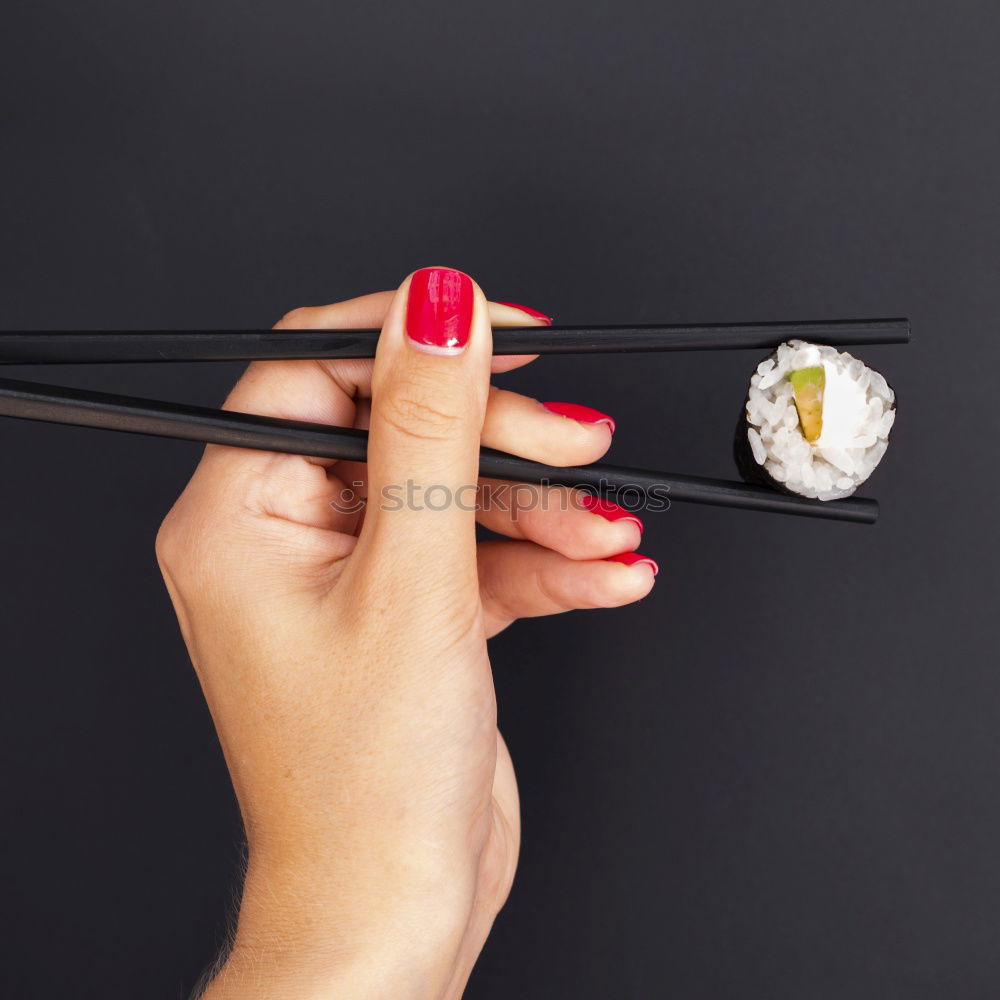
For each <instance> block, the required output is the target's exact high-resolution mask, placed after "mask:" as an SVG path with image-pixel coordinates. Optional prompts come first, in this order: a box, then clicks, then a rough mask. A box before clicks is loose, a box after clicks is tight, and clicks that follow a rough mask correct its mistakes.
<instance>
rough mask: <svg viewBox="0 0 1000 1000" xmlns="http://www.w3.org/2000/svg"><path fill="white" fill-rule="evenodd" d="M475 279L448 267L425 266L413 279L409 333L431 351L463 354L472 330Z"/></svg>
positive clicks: (408, 309) (421, 347) (408, 304)
mask: <svg viewBox="0 0 1000 1000" xmlns="http://www.w3.org/2000/svg"><path fill="white" fill-rule="evenodd" d="M472 301H473V294H472V279H471V278H470V277H469V276H468V275H467V274H462V272H461V271H452V270H451V269H450V268H447V267H425V268H423V270H421V271H416V272H415V273H414V275H413V277H412V278H411V279H410V294H409V298H408V299H407V302H406V333H407V336H408V337H409V338H410V341H411V342H412V344H413V346H414V347H416V348H418V349H419V350H421V351H427V352H429V353H430V354H461V353H462V351H463V350H465V345H466V344H468V342H469V331H470V330H471V329H472Z"/></svg>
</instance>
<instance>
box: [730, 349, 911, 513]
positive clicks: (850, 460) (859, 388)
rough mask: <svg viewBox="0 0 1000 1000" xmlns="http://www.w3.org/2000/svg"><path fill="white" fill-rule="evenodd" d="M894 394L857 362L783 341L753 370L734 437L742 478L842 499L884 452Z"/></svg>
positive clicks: (831, 351)
mask: <svg viewBox="0 0 1000 1000" xmlns="http://www.w3.org/2000/svg"><path fill="white" fill-rule="evenodd" d="M895 419H896V394H895V393H894V392H893V391H892V389H891V388H890V387H889V384H888V382H886V380H885V379H884V378H883V377H882V376H881V375H880V374H879V373H878V372H877V371H874V370H873V369H871V368H868V367H867V366H866V365H865V364H864V363H863V362H861V361H858V360H857V358H853V357H851V355H850V354H847V353H846V352H844V351H838V350H835V349H834V348H832V347H823V346H820V345H817V344H809V343H806V342H805V341H802V340H791V341H789V342H788V343H786V344H782V345H781V346H780V347H779V348H778V349H777V351H775V352H774V354H772V355H771V356H770V357H769V358H767V359H765V360H764V361H762V362H761V363H760V364H759V365H758V366H757V371H756V373H755V374H754V376H753V378H752V379H751V380H750V392H749V394H748V396H747V401H746V412H745V414H744V416H743V417H741V419H740V424H739V427H738V429H737V433H736V463H737V465H738V466H739V469H740V473H741V474H742V475H743V478H744V479H746V480H747V481H749V482H758V483H759V482H763V483H766V484H768V485H770V486H773V487H775V488H776V489H779V490H782V491H784V492H789V493H795V494H797V495H799V496H803V497H812V498H815V499H818V500H838V499H840V498H842V497H848V496H850V495H851V494H852V493H853V492H854V491H855V490H856V489H857V488H858V487H859V486H860V485H861V484H862V483H863V482H864V481H865V480H866V479H867V478H868V477H869V476H870V475H871V474H872V472H874V471H875V467H876V466H877V465H878V463H879V462H880V461H881V460H882V456H883V455H884V454H885V452H886V449H887V448H888V447H889V432H890V430H891V429H892V425H893V422H894V421H895Z"/></svg>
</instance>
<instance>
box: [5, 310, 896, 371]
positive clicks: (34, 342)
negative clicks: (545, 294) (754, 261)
mask: <svg viewBox="0 0 1000 1000" xmlns="http://www.w3.org/2000/svg"><path fill="white" fill-rule="evenodd" d="M378 336H379V331H378V330H37V331H27V330H8V331H0V364H8V365H14V364H17V365H44V364H97V363H100V364H113V363H116V362H148V361H253V360H257V361H279V360H294V359H302V358H327V359H329V358H372V357H374V356H375V346H376V344H377V342H378ZM795 338H798V339H800V340H808V341H812V342H813V343H820V344H829V345H831V346H833V347H842V346H850V345H863V344H905V343H907V342H908V341H909V339H910V323H909V320H906V319H869V320H834V321H831V322H822V321H810V322H804V323H709V324H698V325H680V326H578V327H560V326H531V327H519V328H516V329H515V328H507V329H500V328H498V329H496V330H494V331H493V353H494V354H620V353H626V354H627V353H635V352H640V351H718V350H738V349H741V348H756V349H761V348H775V347H777V346H778V345H779V344H781V343H783V342H784V341H786V340H792V339H795Z"/></svg>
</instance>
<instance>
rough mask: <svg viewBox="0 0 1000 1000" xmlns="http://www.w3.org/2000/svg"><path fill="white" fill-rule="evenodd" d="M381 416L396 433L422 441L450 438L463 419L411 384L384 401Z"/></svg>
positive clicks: (452, 438) (458, 433)
mask: <svg viewBox="0 0 1000 1000" xmlns="http://www.w3.org/2000/svg"><path fill="white" fill-rule="evenodd" d="M382 418H383V420H385V421H386V423H387V424H388V425H389V426H390V427H392V428H393V430H395V431H396V432H397V433H398V434H400V435H402V436H404V437H411V438H417V439H419V440H421V441H453V440H454V439H455V438H456V437H458V436H459V435H460V434H461V431H462V423H463V421H462V418H461V417H460V416H458V415H457V414H455V413H449V412H448V411H447V410H444V409H442V408H440V407H439V406H435V405H434V404H433V403H432V402H430V401H429V400H427V399H422V398H421V397H420V395H419V393H417V392H414V391H411V390H410V387H406V388H404V391H402V392H400V393H396V394H394V395H393V396H391V397H389V399H387V400H386V401H385V403H384V404H383V408H382Z"/></svg>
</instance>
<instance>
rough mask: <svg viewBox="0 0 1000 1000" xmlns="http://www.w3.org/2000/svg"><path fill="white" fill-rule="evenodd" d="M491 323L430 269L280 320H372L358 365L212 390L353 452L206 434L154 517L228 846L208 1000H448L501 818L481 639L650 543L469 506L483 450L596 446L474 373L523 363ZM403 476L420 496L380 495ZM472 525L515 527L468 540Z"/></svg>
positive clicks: (575, 453) (508, 870)
mask: <svg viewBox="0 0 1000 1000" xmlns="http://www.w3.org/2000/svg"><path fill="white" fill-rule="evenodd" d="M491 321H492V323H493V324H494V325H498V326H499V325H519V326H523V325H528V324H529V323H530V322H532V320H530V319H529V318H527V316H526V313H525V312H523V311H520V310H518V309H516V308H514V307H510V306H503V305H500V304H491V303H487V302H486V300H485V298H484V297H483V295H482V292H481V291H480V290H479V289H478V287H477V286H475V285H474V284H473V283H472V282H471V280H470V279H469V278H468V277H466V276H465V275H462V274H460V273H459V272H454V271H447V270H444V269H426V270H424V271H420V272H416V273H415V274H414V275H411V276H410V277H409V278H407V279H406V281H404V282H403V284H402V285H401V286H400V288H399V289H398V291H397V292H395V293H390V292H384V293H378V294H375V295H369V296H364V297H362V298H359V299H354V300H351V301H348V302H342V303H338V304H336V305H332V306H325V307H320V308H316V309H302V310H296V311H295V312H293V313H291V314H289V315H288V316H287V317H286V318H285V319H284V320H283V321H282V322H281V323H279V324H278V327H279V328H280V327H282V326H285V327H289V328H309V327H312V328H338V327H341V328H358V327H378V326H382V335H381V338H380V341H379V347H378V356H377V358H376V359H375V361H374V363H372V362H370V361H347V362H344V361H338V362H324V361H301V362H264V363H257V364H254V365H251V366H250V368H249V369H248V371H247V373H246V375H245V376H244V377H243V379H242V380H241V381H240V383H239V384H238V385H237V387H236V388H235V390H234V391H233V393H232V395H231V396H230V398H229V400H228V402H227V407H228V408H230V409H234V410H242V411H246V412H254V413H262V414H267V415H271V416H278V417H286V418H292V419H299V420H312V421H318V422H323V423H328V424H336V425H341V426H352V425H353V426H361V427H366V426H370V439H369V452H368V464H367V468H365V467H364V466H356V465H352V464H350V463H334V462H328V461H322V460H317V459H310V458H303V457H299V456H290V455H278V454H270V453H264V452H254V451H244V450H239V449H231V448H222V447H217V446H211V447H209V448H208V449H206V452H205V455H204V458H203V460H202V462H201V464H200V465H199V467H198V470H197V471H196V473H195V475H194V477H193V478H192V480H191V482H190V483H189V484H188V486H187V488H186V489H185V491H184V493H183V495H182V496H181V497H180V499H179V500H178V501H177V503H176V505H175V506H174V508H173V509H172V510H171V512H170V514H169V515H168V516H167V518H166V520H165V521H164V524H163V526H162V528H161V531H160V534H159V537H158V539H157V552H158V555H159V558H160V562H161V566H162V569H163V573H164V577H165V579H166V582H167V586H168V589H169V591H170V594H171V598H172V600H173V602H174V605H175V608H176V611H177V615H178V619H179V621H180V625H181V629H182V631H183V634H184V638H185V641H186V643H187V646H188V649H189V651H190V654H191V658H192V661H193V663H194V666H195V669H196V671H197V673H198V677H199V679H200V682H201V684H202V688H203V690H204V693H205V697H206V699H207V702H208V705H209V708H210V710H211V712H212V716H213V719H214V721H215V725H216V727H217V730H218V734H219V739H220V741H221V744H222V748H223V751H224V753H225V756H226V761H227V764H228V766H229V770H230V773H231V775H232V779H233V784H234V788H235V790H236V795H237V798H238V800H239V804H240V808H241V812H242V815H243V820H244V824H245V827H246V836H247V843H248V871H247V876H246V882H245V886H244V893H243V899H242V903H241V907H240V914H239V922H238V926H237V932H236V935H235V940H234V944H233V948H232V951H231V953H230V954H229V956H228V959H227V961H226V962H225V965H224V966H223V968H222V970H221V972H220V974H219V975H218V976H217V977H216V978H215V980H214V982H213V983H212V984H211V985H210V986H209V988H208V991H207V993H206V994H205V995H206V996H207V997H210V998H212V1000H223V998H237V997H238V998H256V997H276V996H281V997H296V998H310V997H317V998H318V997H327V996H338V997H339V996H345V997H346V996H349V997H352V998H354V997H359V998H360V997H386V996H392V997H394V998H407V997H413V998H429V997H434V998H451V997H458V996H460V995H461V993H462V990H463V989H464V986H465V983H466V981H467V979H468V976H469V974H470V972H471V969H472V966H473V963H474V962H475V959H476V957H477V956H478V954H479V951H480V950H481V948H482V945H483V942H484V941H485V939H486V936H487V934H488V932H489V929H490V927H491V925H492V922H493V919H494V917H495V915H496V913H497V912H498V910H499V909H500V907H501V906H502V905H503V902H504V901H505V899H506V897H507V894H508V892H509V890H510V886H511V882H512V879H513V874H514V868H515V865H516V859H517V850H518V841H519V835H520V826H519V813H518V804H517V790H516V784H515V780H514V771H513V767H512V764H511V760H510V756H509V754H508V753H507V749H506V747H505V745H504V743H503V740H502V738H501V737H500V734H499V732H498V730H497V723H496V704H495V698H494V690H493V682H492V676H491V670H490V664H489V660H488V657H487V650H486V639H487V638H488V636H490V635H492V634H495V633H496V632H497V631H499V630H500V629H502V628H504V627H505V626H506V625H508V624H509V623H510V622H511V621H513V620H514V619H516V618H518V617H523V616H532V615H542V614H553V613H558V612H561V611H567V610H571V609H574V608H584V607H609V606H615V605H621V604H625V603H628V602H630V601H634V600H638V599H639V598H641V597H643V596H645V595H646V594H647V593H648V592H649V590H650V588H651V587H652V585H653V575H654V572H655V564H652V563H651V561H650V560H639V561H636V558H635V557H633V558H624V559H623V560H622V561H615V560H614V559H613V558H612V557H614V556H616V555H617V554H620V553H630V552H632V551H633V550H634V549H635V548H636V546H637V545H638V543H639V539H640V532H641V525H640V523H639V521H638V519H637V518H635V517H634V516H627V515H626V514H625V512H622V511H620V510H617V509H615V508H613V506H609V507H603V508H601V507H599V508H598V511H599V512H600V510H603V514H602V515H601V516H595V513H594V512H592V511H591V510H589V509H587V508H586V507H584V506H582V505H581V503H580V495H579V494H577V493H576V492H575V491H572V490H567V489H564V488H562V487H530V488H529V487H520V489H519V492H518V502H517V506H516V509H510V508H508V509H507V510H503V509H499V507H497V506H496V505H494V506H492V508H491V509H489V510H481V511H479V512H478V513H477V511H476V510H475V509H474V508H475V495H476V483H477V472H476V470H477V460H478V451H479V447H480V445H481V444H482V445H486V446H488V447H493V448H498V449H501V450H503V451H507V452H511V453H513V454H516V455H520V456H522V457H526V458H530V459H534V460H537V461H542V462H545V463H547V464H551V465H575V464H583V463H589V462H592V461H595V460H596V459H598V458H599V457H600V456H601V455H603V454H604V452H605V451H606V450H607V448H608V446H609V445H610V441H611V426H610V421H609V420H608V419H607V418H602V415H600V414H594V413H593V412H591V411H571V412H578V415H580V416H582V417H584V418H585V419H583V420H577V419H570V418H568V417H566V416H563V415H560V414H559V413H557V412H553V411H552V410H549V409H546V408H545V407H544V406H542V405H540V404H538V403H537V402H536V401H534V400H531V399H527V398H526V397H523V396H519V395H517V394H514V393H510V392H504V391H501V390H497V389H491V387H490V385H489V378H490V372H491V370H492V371H494V372H496V371H504V370H508V369H509V368H511V367H515V366H516V365H518V364H524V363H527V361H529V360H531V359H529V358H516V359H511V358H506V359H504V358H496V359H493V358H492V357H491ZM446 335H447V336H446ZM435 348H437V350H435ZM408 481H409V482H410V483H412V484H415V486H416V487H417V489H418V490H421V491H422V492H421V494H420V495H421V496H423V498H424V500H430V496H429V495H428V492H427V491H428V488H430V487H434V491H435V492H434V496H435V498H436V499H435V502H434V503H433V505H432V504H430V503H426V502H424V503H422V504H420V503H404V504H395V503H389V502H385V500H386V498H387V497H397V496H400V495H402V494H401V492H400V488H401V487H403V485H404V484H406V483H407V482H408ZM352 484H358V485H352ZM486 485H488V484H480V487H479V488H480V491H482V490H483V489H484V488H485V487H486ZM524 491H528V492H524ZM352 495H358V496H362V497H363V496H365V495H367V496H368V497H369V502H368V504H367V507H366V508H365V510H364V512H363V513H362V512H359V511H358V510H357V509H354V508H353V506H352V505H351V504H350V503H349V502H348V501H349V500H350V498H351V496H352ZM445 497H448V498H450V502H448V503H442V501H443V499H444V498H445ZM477 517H478V520H479V521H480V522H481V523H483V524H484V525H485V526H487V527H488V528H490V529H491V530H492V531H494V532H497V533H499V534H502V535H506V536H508V539H507V540H502V541H496V540H492V541H486V542H482V543H479V544H478V545H477V543H476V538H475V522H476V520H477Z"/></svg>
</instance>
